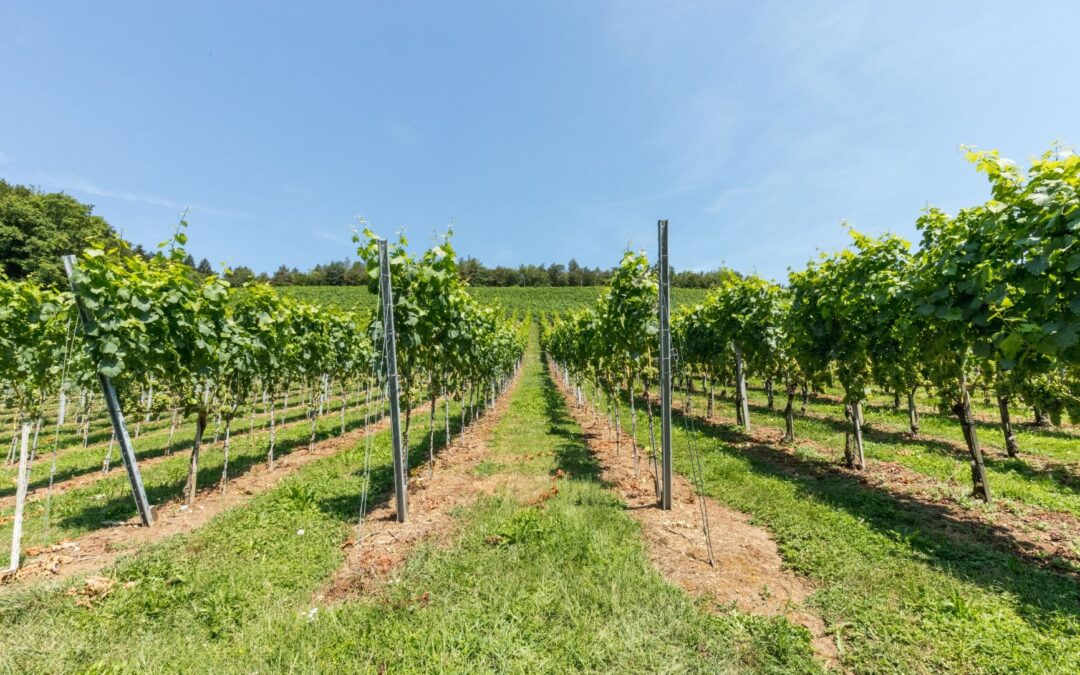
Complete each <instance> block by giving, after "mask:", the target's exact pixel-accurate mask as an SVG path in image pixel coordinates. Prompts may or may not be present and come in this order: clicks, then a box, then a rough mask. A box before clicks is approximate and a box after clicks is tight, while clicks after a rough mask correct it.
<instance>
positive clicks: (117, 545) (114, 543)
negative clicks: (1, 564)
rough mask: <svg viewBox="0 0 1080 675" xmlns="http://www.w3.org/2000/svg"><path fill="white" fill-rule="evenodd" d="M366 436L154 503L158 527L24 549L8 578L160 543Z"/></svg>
mask: <svg viewBox="0 0 1080 675" xmlns="http://www.w3.org/2000/svg"><path fill="white" fill-rule="evenodd" d="M419 410H420V408H419V407H418V408H417V409H416V411H419ZM389 423H390V420H389V418H388V417H387V418H384V419H382V420H379V421H377V422H374V423H372V424H371V425H369V427H368V428H369V429H370V430H371V433H377V432H379V431H381V430H382V429H385V428H386V427H388V426H389ZM363 436H364V429H363V428H360V429H353V430H352V431H348V432H346V433H345V434H344V435H342V436H336V437H334V438H329V439H326V440H323V441H321V442H318V443H316V444H315V448H314V450H311V451H308V450H307V449H306V448H304V449H297V450H294V451H293V452H291V453H289V454H287V455H284V456H281V457H278V458H276V459H275V461H274V469H273V470H272V471H271V470H270V469H269V468H268V467H267V466H266V465H265V464H259V465H257V466H254V467H252V468H251V469H250V470H248V471H246V472H245V473H243V474H242V475H239V476H237V477H235V478H232V479H230V480H229V484H228V490H227V491H226V493H225V494H222V493H221V490H220V489H219V487H218V485H217V484H216V483H215V484H213V485H208V486H206V487H204V488H203V489H202V490H200V491H199V493H198V495H197V498H196V500H195V505H194V506H193V507H191V508H187V507H186V505H185V500H184V499H183V498H182V497H180V498H177V499H174V500H171V501H169V502H166V503H165V504H162V505H160V506H157V507H155V508H154V517H155V521H154V525H153V527H142V526H141V524H140V521H139V519H138V518H137V517H136V518H132V519H130V520H128V521H125V522H123V523H117V524H114V525H111V526H108V527H105V528H102V529H100V530H95V531H93V532H90V533H87V534H85V535H83V536H81V537H77V538H76V539H73V540H71V541H64V542H60V543H59V544H55V545H52V546H46V547H38V548H29V549H27V550H26V551H25V552H24V560H23V564H22V566H21V567H20V568H19V570H18V572H17V573H16V574H15V575H8V576H7V577H6V578H4V581H11V580H12V576H14V579H16V580H18V581H32V580H36V579H40V578H43V577H45V578H49V579H53V580H63V579H67V578H69V577H71V576H74V575H76V574H82V573H86V572H93V571H97V570H100V569H102V568H104V567H107V566H109V565H111V564H112V563H113V562H115V561H116V559H117V558H119V557H120V556H122V555H124V554H125V553H127V552H130V551H132V550H134V549H137V548H138V547H141V546H143V545H145V544H150V543H154V542H160V541H162V540H164V539H167V538H169V537H171V536H174V535H177V534H183V533H187V532H191V531H193V530H195V529H197V528H199V527H201V526H202V525H204V524H205V523H207V522H208V521H209V520H210V519H211V518H213V517H214V516H216V515H217V514H219V513H221V512H223V511H225V510H227V509H230V508H233V507H234V506H238V505H240V504H244V503H246V502H247V501H248V500H250V499H251V498H252V497H253V496H255V495H257V494H259V493H260V492H263V491H265V490H268V489H270V488H272V487H273V486H274V485H276V484H277V483H278V482H280V481H281V480H282V479H283V478H285V477H287V476H289V475H291V474H292V473H294V472H295V471H297V470H298V469H300V468H301V467H303V466H305V465H307V464H310V463H311V462H314V461H316V460H318V459H322V458H323V457H327V456H330V455H333V454H336V453H338V452H340V451H342V450H343V449H345V448H349V447H352V446H353V445H355V443H356V442H357V441H358V440H359V439H360V438H362V437H363ZM140 466H142V463H140Z"/></svg>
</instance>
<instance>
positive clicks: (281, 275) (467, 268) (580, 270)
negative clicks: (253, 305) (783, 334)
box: [0, 179, 736, 288]
mask: <svg viewBox="0 0 1080 675" xmlns="http://www.w3.org/2000/svg"><path fill="white" fill-rule="evenodd" d="M93 209H94V207H93V206H92V205H90V204H84V203H82V202H80V201H79V200H77V199H75V198H74V197H71V196H70V195H67V194H64V193H63V192H43V191H41V190H38V189H36V188H34V187H31V186H25V185H15V184H12V183H8V182H6V181H4V180H3V179H0V269H2V270H3V273H4V275H5V276H6V277H7V278H8V279H28V278H31V277H33V278H35V279H36V280H37V281H38V283H41V284H42V285H44V286H47V287H50V288H63V287H65V285H66V283H67V282H66V279H65V277H64V270H63V267H62V266H61V264H60V258H61V256H63V255H65V254H68V253H72V252H75V251H82V250H84V249H85V248H87V247H89V246H91V245H96V246H103V247H107V248H119V250H123V251H125V252H126V253H127V254H130V255H136V256H140V257H142V258H143V259H144V260H147V261H149V260H150V259H151V258H152V257H153V256H154V255H155V251H153V250H149V249H147V248H146V247H144V246H143V245H142V244H129V245H126V246H123V247H118V244H119V243H120V241H121V236H120V235H119V234H118V233H117V231H116V229H115V228H113V226H112V225H110V224H109V223H108V222H107V221H106V220H105V219H104V218H102V217H101V216H99V215H95V214H94V213H93ZM182 263H183V264H184V265H185V266H186V267H187V268H188V269H189V270H191V271H192V273H193V276H194V275H197V276H198V277H199V278H207V277H209V276H211V275H214V274H215V273H216V270H215V269H214V266H213V265H212V264H211V262H210V261H209V260H208V259H206V258H202V259H201V260H198V261H196V260H195V258H194V257H193V256H191V254H185V258H184V259H183V261H182ZM616 270H617V268H611V269H602V268H600V267H588V266H585V265H581V264H580V263H579V262H578V261H577V260H575V259H571V260H570V261H569V262H568V263H567V264H565V265H563V264H562V263H551V264H550V265H543V264H539V265H534V264H528V265H526V264H523V265H518V266H517V267H508V266H504V265H496V266H495V267H488V266H487V265H485V264H484V263H482V262H481V261H480V260H478V259H477V258H474V257H467V258H463V259H462V260H461V261H460V262H459V264H458V272H459V274H460V275H461V278H462V279H463V280H464V281H467V282H468V283H469V284H470V285H472V286H554V287H565V286H603V285H605V284H607V283H608V282H609V281H610V280H611V278H612V276H613V275H614V274H615V272H616ZM222 276H224V277H225V278H226V279H228V280H229V281H230V282H231V283H233V284H236V285H242V284H244V283H246V282H248V281H256V282H260V283H268V284H270V285H271V286H364V285H366V284H367V283H368V274H367V268H366V266H365V265H364V262H363V261H361V260H352V259H349V258H345V259H344V260H332V261H330V262H326V263H321V264H318V265H315V266H314V267H311V268H310V269H308V270H307V271H302V270H300V269H299V268H297V267H290V266H288V265H280V266H278V268H277V269H276V270H275V271H274V272H273V273H272V274H270V273H267V272H256V271H255V270H254V269H252V268H251V267H248V266H247V265H237V266H236V267H233V268H231V269H228V270H225V271H224V273H223V275H222ZM734 276H736V273H735V272H733V271H731V270H729V269H727V268H720V269H716V270H711V271H706V272H698V271H691V270H685V271H672V276H671V280H672V285H674V286H676V287H680V288H714V287H717V286H720V285H721V284H723V283H724V282H725V281H726V280H728V279H731V278H733V277H734Z"/></svg>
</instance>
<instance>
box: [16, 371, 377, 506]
mask: <svg viewBox="0 0 1080 675" xmlns="http://www.w3.org/2000/svg"><path fill="white" fill-rule="evenodd" d="M294 393H295V396H293V397H292V398H291V399H290V406H289V408H288V410H286V411H284V413H283V412H282V410H281V402H280V400H279V402H278V408H277V411H276V412H275V416H276V417H275V421H276V424H283V423H292V422H296V421H301V420H303V419H304V418H305V417H306V416H307V405H306V403H304V402H303V401H302V400H301V396H300V395H299V390H296V391H295V392H294ZM362 400H363V399H362V398H361V399H360V401H358V400H357V398H356V395H355V394H353V393H350V399H349V406H350V410H349V411H347V412H346V415H347V416H348V415H350V414H351V409H352V408H353V407H356V406H357V405H358V404H359V403H360V402H362ZM340 404H341V399H340V398H335V399H332V400H331V404H330V406H329V409H328V410H327V414H326V417H327V418H328V419H329V418H334V417H335V416H336V415H337V414H338V411H339V410H340V408H339V406H340ZM241 413H242V414H240V415H238V417H237V418H236V419H235V420H233V425H232V438H233V447H236V445H237V444H238V443H243V442H247V441H245V440H244V439H245V438H246V434H247V432H248V429H249V418H248V415H247V411H246V410H242V411H241ZM102 415H104V413H102ZM352 417H353V418H355V417H356V415H355V414H353V415H352ZM269 419H270V415H269V413H265V412H263V409H262V406H261V405H260V406H258V412H257V414H256V415H255V433H256V435H258V436H259V437H261V438H262V439H263V441H265V440H266V438H267V434H268V433H269V431H268V428H267V422H268V421H269ZM95 422H96V425H95V428H93V429H91V431H90V434H89V436H88V438H89V441H90V443H89V444H88V445H87V447H85V448H84V447H82V437H81V435H79V434H73V433H72V434H61V437H60V440H59V444H58V446H57V447H58V448H59V451H58V452H57V456H56V476H55V481H56V482H57V483H59V482H63V481H65V480H70V479H72V478H77V477H79V476H83V475H86V474H89V473H94V472H100V471H101V469H102V462H103V460H104V458H105V454H106V453H107V452H108V446H109V437H110V436H111V435H112V426H111V423H110V422H109V421H108V418H107V417H102V418H98V419H96V420H95ZM170 423H171V420H170V413H166V414H165V415H164V417H163V418H161V419H158V420H154V421H152V422H151V423H148V424H147V423H144V424H143V427H142V430H141V433H140V434H139V437H138V438H136V437H135V431H134V430H135V424H133V423H132V422H131V421H130V420H129V421H128V427H129V434H130V436H131V439H132V444H133V445H134V448H135V457H136V458H137V459H138V460H140V461H141V460H146V459H153V458H155V457H162V456H164V455H165V453H166V450H167V447H168V445H169V426H170ZM210 424H211V426H210V428H208V429H207V432H206V439H207V441H209V440H211V439H212V438H213V433H214V428H213V424H214V420H211V422H210ZM65 426H67V425H65ZM222 433H224V432H222ZM194 438H195V421H194V416H190V417H188V418H186V419H184V420H180V421H178V423H177V425H176V432H175V434H174V436H173V442H172V451H173V452H179V451H185V450H188V449H190V448H191V445H192V442H193V441H194ZM52 443H53V432H52V431H51V430H48V429H45V428H43V429H42V434H41V438H40V440H39V443H38V455H37V458H36V459H35V460H34V463H33V465H32V466H31V468H30V476H29V483H28V485H29V488H30V489H31V490H34V489H38V488H42V487H46V486H48V484H49V473H50V470H51V463H52ZM112 468H113V469H119V470H122V469H123V463H122V462H121V460H120V448H119V446H116V445H115V444H114V445H113V448H112ZM16 473H17V466H15V465H12V466H5V467H2V468H0V481H2V484H0V497H9V496H11V495H14V494H15V475H16Z"/></svg>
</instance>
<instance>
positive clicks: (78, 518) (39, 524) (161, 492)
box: [0, 403, 385, 568]
mask: <svg viewBox="0 0 1080 675" xmlns="http://www.w3.org/2000/svg"><path fill="white" fill-rule="evenodd" d="M384 408H385V406H383V405H382V404H379V405H376V404H375V403H373V404H372V406H371V411H372V412H371V417H372V419H374V418H375V416H376V415H379V414H382V412H383V409H384ZM363 421H364V414H363V412H362V410H361V411H356V410H353V411H349V412H347V414H346V419H345V422H346V429H347V430H348V429H356V428H358V427H362V426H363ZM340 430H341V419H340V417H339V416H338V414H337V413H334V414H328V415H326V416H325V417H323V418H321V419H320V420H319V421H318V423H317V426H316V439H317V440H321V439H325V438H329V437H331V436H335V435H337V434H338V433H339V432H340ZM310 433H311V427H310V425H309V424H306V423H300V424H295V425H293V426H291V427H289V428H279V429H278V430H277V434H276V435H277V444H276V445H275V448H274V454H275V456H276V457H282V456H284V455H286V454H288V453H290V452H295V451H296V450H298V449H301V450H302V449H304V448H306V447H307V442H308V438H309V436H310ZM207 440H208V441H209V436H208V437H207ZM268 449H269V432H268V431H266V430H264V431H263V432H262V433H256V437H255V438H249V437H247V436H245V435H239V436H234V437H233V439H232V444H231V447H230V451H229V475H230V477H231V478H236V477H237V476H239V475H241V474H243V473H244V472H245V471H247V470H248V469H250V468H251V467H253V466H255V465H257V464H261V463H263V462H265V461H266V456H267V451H268ZM117 453H118V451H117ZM189 456H190V454H189V453H188V452H182V453H177V454H174V455H172V456H170V457H167V458H164V459H162V460H161V461H159V462H157V463H155V464H153V465H149V466H146V467H144V468H143V469H142V471H141V474H142V478H143V485H144V487H145V488H146V495H147V498H148V499H149V500H150V503H151V504H152V505H159V504H162V503H164V502H167V501H169V500H171V499H175V498H178V497H180V496H181V495H182V494H183V489H184V484H185V481H186V479H187V470H188V462H189ZM224 459H225V455H224V452H222V450H221V444H220V443H219V445H217V446H213V447H204V448H203V449H202V450H201V451H200V453H199V472H198V485H199V486H200V487H207V486H214V485H217V484H218V481H219V480H220V477H221V469H222V465H223V464H224ZM42 464H45V462H44V461H43V462H42ZM114 466H115V470H113V471H112V472H110V473H109V474H108V475H105V476H103V477H102V478H101V479H100V480H96V481H93V482H91V483H87V484H85V485H82V486H80V487H77V488H73V489H70V490H67V491H65V492H61V493H57V494H56V495H54V496H53V498H52V505H51V513H50V526H49V530H48V532H46V531H45V499H44V497H41V498H38V499H35V500H33V501H30V502H28V503H27V506H26V511H25V516H24V524H23V549H24V550H25V549H27V548H29V547H31V546H42V545H48V544H54V543H57V542H60V541H63V540H65V539H70V538H72V537H77V536H79V535H82V534H86V533H87V532H91V531H93V530H96V529H99V528H102V527H107V526H108V525H109V523H115V522H117V521H124V520H127V519H129V518H132V517H134V516H136V515H137V513H138V512H137V511H136V509H135V502H134V500H133V499H132V496H131V487H130V483H129V482H128V478H127V473H126V472H125V471H124V469H123V463H122V462H121V461H120V460H119V459H118V458H117V459H115V461H114ZM13 512H14V507H9V508H6V509H3V510H2V511H0V514H2V515H4V516H9V515H11V513H13ZM11 528H12V523H10V522H7V523H4V524H3V525H2V526H0V541H8V540H10V538H11ZM8 551H9V549H7V548H6V547H5V548H4V549H3V551H2V552H0V564H2V565H3V566H4V567H5V568H6V567H7V564H8V560H9V558H10V554H9V552H8Z"/></svg>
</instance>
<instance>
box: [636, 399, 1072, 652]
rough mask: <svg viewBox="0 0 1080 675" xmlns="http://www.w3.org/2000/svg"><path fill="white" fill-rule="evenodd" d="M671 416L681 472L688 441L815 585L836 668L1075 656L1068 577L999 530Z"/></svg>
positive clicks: (709, 473)
mask: <svg viewBox="0 0 1080 675" xmlns="http://www.w3.org/2000/svg"><path fill="white" fill-rule="evenodd" d="M752 417H753V415H752ZM761 417H762V415H757V418H758V419H761ZM645 426H646V425H645V424H642V425H641V427H640V428H642V433H641V439H640V440H641V442H642V443H643V444H645V443H647V442H648V437H647V432H646V431H645V430H644V427H645ZM674 426H675V429H674V447H675V459H676V469H677V470H678V471H681V472H683V473H684V474H685V473H688V472H689V470H690V463H689V458H688V442H693V443H694V444H695V445H696V447H698V448H699V449H701V451H702V465H703V471H704V476H705V487H706V492H707V493H708V494H710V495H711V496H713V497H714V498H716V499H718V500H719V501H721V502H724V503H726V504H728V505H730V506H732V507H734V508H736V509H738V510H740V511H744V512H746V513H748V514H750V515H751V516H752V518H753V522H755V523H757V524H759V525H763V526H765V527H767V528H768V529H769V530H770V531H771V532H772V533H773V534H774V536H775V537H776V539H777V541H778V543H779V545H780V549H781V553H782V555H783V557H784V559H785V561H786V562H787V563H788V564H789V565H791V566H792V567H793V568H795V569H796V570H798V571H800V572H802V573H804V574H807V575H809V576H810V577H812V578H813V579H814V580H815V582H816V583H817V584H818V586H819V590H818V591H817V593H816V594H815V595H814V596H813V603H814V604H815V605H816V606H817V607H818V608H819V610H820V611H821V613H822V615H823V618H825V620H826V622H827V624H828V625H829V626H830V627H831V628H832V629H833V631H834V632H835V634H836V637H837V639H838V642H839V644H840V646H841V649H842V660H843V663H844V666H845V667H846V668H850V669H852V670H854V671H857V672H905V673H908V672H943V671H946V672H960V673H982V672H1030V673H1048V672H1049V673H1070V672H1077V671H1078V669H1080V581H1078V578H1077V577H1076V576H1073V575H1068V574H1064V573H1057V572H1053V571H1049V570H1047V569H1045V568H1043V567H1041V566H1038V565H1036V564H1034V563H1032V562H1030V561H1028V560H1025V559H1024V558H1023V557H1022V556H1021V555H1019V554H1018V553H1017V545H1016V543H1015V542H1013V541H1011V540H1010V539H1009V537H1008V535H1007V533H1004V532H998V531H996V530H994V529H992V528H984V527H978V526H974V527H973V526H971V525H970V524H969V523H965V522H960V521H957V520H956V519H955V518H954V517H953V516H952V515H951V514H950V513H949V511H948V510H947V509H944V508H940V507H937V506H935V505H933V504H927V503H922V502H919V501H917V500H913V499H906V498H903V497H900V496H897V495H894V494H890V493H888V492H886V491H883V490H879V489H876V488H874V487H871V486H868V485H865V484H863V483H862V482H860V481H858V480H857V479H855V478H851V477H849V476H845V475H843V474H838V473H835V472H833V471H831V465H833V464H835V463H836V457H835V456H833V457H828V458H826V459H824V460H823V459H821V458H820V457H819V456H817V453H816V452H806V451H803V452H799V453H796V454H795V455H794V456H792V455H791V454H789V453H787V452H785V451H782V450H780V449H777V448H773V447H770V446H760V445H749V446H748V445H746V444H745V443H743V441H744V440H745V439H744V437H743V436H742V435H741V434H740V433H739V432H738V430H736V429H735V428H734V427H733V426H731V425H727V424H721V425H716V426H709V425H702V424H700V423H695V424H694V425H693V426H692V427H688V426H687V422H686V421H685V420H684V419H683V418H682V417H681V415H678V414H677V415H676V423H675V425H674ZM805 426H806V424H805V423H802V424H801V425H800V427H799V428H800V429H805ZM736 443H739V444H740V445H739V446H738V447H736V446H735V445H734V444H736Z"/></svg>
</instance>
